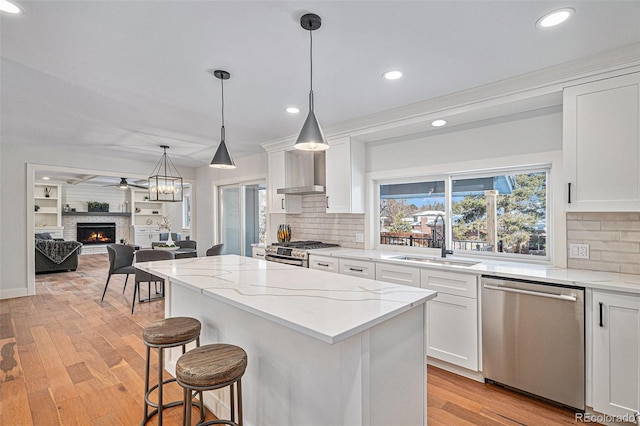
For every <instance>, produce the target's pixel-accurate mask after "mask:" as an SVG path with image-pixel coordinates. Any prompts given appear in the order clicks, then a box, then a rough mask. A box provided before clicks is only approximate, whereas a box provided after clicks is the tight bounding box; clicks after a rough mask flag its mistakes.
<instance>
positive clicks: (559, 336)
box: [482, 277, 585, 411]
mask: <svg viewBox="0 0 640 426" xmlns="http://www.w3.org/2000/svg"><path fill="white" fill-rule="evenodd" d="M584 342H585V338H584V289H583V288H579V287H565V286H555V285H550V284H546V283H535V282H530V281H519V280H507V279H503V278H496V277H483V278H482V370H483V371H482V373H483V375H484V377H485V380H487V381H488V382H495V383H499V384H502V385H505V386H508V387H510V388H514V389H517V390H520V391H524V392H526V393H529V394H533V395H537V396H540V397H543V398H545V399H548V400H551V401H555V402H558V403H560V404H563V405H566V406H569V407H573V408H576V409H579V410H583V411H584V408H585V361H584V358H585V343H584Z"/></svg>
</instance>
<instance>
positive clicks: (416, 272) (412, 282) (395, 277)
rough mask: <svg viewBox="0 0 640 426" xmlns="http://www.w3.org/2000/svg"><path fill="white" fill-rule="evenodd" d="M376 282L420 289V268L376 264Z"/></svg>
mask: <svg viewBox="0 0 640 426" xmlns="http://www.w3.org/2000/svg"><path fill="white" fill-rule="evenodd" d="M376 280H378V281H384V282H388V283H394V284H403V285H409V286H412V287H420V268H416V267H412V266H399V265H389V264H388V263H376Z"/></svg>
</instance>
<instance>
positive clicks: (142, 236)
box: [133, 226, 160, 248]
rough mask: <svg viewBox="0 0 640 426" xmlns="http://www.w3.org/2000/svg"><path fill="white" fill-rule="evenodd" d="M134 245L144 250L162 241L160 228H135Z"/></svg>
mask: <svg viewBox="0 0 640 426" xmlns="http://www.w3.org/2000/svg"><path fill="white" fill-rule="evenodd" d="M133 228H134V234H133V235H134V244H136V245H138V246H140V247H142V248H150V247H151V243H152V242H154V241H160V228H157V227H149V226H134V227H133Z"/></svg>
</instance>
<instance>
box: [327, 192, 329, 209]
mask: <svg viewBox="0 0 640 426" xmlns="http://www.w3.org/2000/svg"><path fill="white" fill-rule="evenodd" d="M327 208H329V196H328V195H327Z"/></svg>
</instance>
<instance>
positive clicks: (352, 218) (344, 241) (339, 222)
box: [272, 194, 364, 249]
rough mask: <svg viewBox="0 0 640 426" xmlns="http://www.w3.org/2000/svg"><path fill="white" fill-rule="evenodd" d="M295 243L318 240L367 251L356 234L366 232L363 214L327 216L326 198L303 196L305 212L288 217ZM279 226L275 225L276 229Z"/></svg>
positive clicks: (303, 210)
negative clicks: (296, 241)
mask: <svg viewBox="0 0 640 426" xmlns="http://www.w3.org/2000/svg"><path fill="white" fill-rule="evenodd" d="M286 220H287V223H288V224H289V225H290V226H291V235H292V240H316V241H322V242H323V243H331V244H339V245H340V246H342V247H348V248H356V249H364V243H357V242H356V234H363V233H364V214H328V213H325V196H324V195H322V194H320V195H303V196H302V213H301V214H295V215H293V214H290V215H287V216H286ZM278 225H279V224H277V223H276V224H273V225H272V226H275V227H277V226H278Z"/></svg>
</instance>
